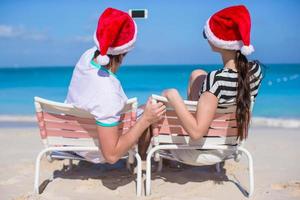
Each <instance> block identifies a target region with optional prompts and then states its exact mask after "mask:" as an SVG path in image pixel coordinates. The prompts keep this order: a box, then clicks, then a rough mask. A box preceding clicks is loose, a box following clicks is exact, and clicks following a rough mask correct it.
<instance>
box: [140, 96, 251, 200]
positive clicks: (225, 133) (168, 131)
mask: <svg viewBox="0 0 300 200" xmlns="http://www.w3.org/2000/svg"><path fill="white" fill-rule="evenodd" d="M152 99H153V101H154V103H156V102H162V103H164V104H165V105H166V107H167V112H166V114H165V116H164V117H163V119H162V120H160V121H159V122H157V123H155V124H153V125H152V130H153V137H152V143H151V144H152V145H151V148H150V150H149V152H148V155H147V169H146V184H145V186H146V195H150V193H151V180H152V179H153V178H155V177H152V178H151V173H152V172H151V162H152V157H153V160H154V161H156V162H158V171H161V170H162V166H163V164H162V161H163V159H169V160H177V161H179V162H180V160H178V158H175V157H174V156H173V155H172V154H171V153H169V155H168V153H166V152H170V150H177V151H180V150H202V151H203V150H204V151H208V152H209V151H211V150H221V151H224V150H225V151H227V152H229V154H228V155H227V156H226V157H225V158H224V159H223V160H221V162H220V161H219V162H216V163H214V164H215V165H214V166H215V168H216V172H218V173H217V175H216V176H213V178H211V177H205V174H204V173H203V174H200V176H196V175H195V176H188V175H187V173H186V174H184V173H183V174H182V176H183V177H184V176H187V177H185V178H184V179H183V180H185V181H182V180H180V181H181V182H183V183H181V182H178V179H177V178H176V177H177V175H176V176H174V174H173V176H172V175H171V174H170V175H169V174H168V173H164V172H163V173H160V174H159V175H157V174H156V177H157V176H158V178H163V179H164V180H165V181H169V182H176V183H180V184H185V183H186V182H190V181H195V182H203V181H207V180H212V179H213V181H214V182H216V183H222V182H224V181H227V182H231V183H233V184H235V185H236V186H238V188H239V189H240V191H241V192H242V193H243V194H244V195H245V196H247V197H250V196H251V195H252V194H253V190H254V176H253V173H254V172H253V159H252V156H251V154H250V152H249V151H248V150H246V149H245V148H244V147H243V144H244V141H240V140H237V122H236V116H235V110H236V107H235V106H228V107H224V108H218V110H217V113H216V115H215V117H214V120H213V122H212V124H211V125H210V128H209V131H208V133H207V134H206V135H205V136H204V137H203V138H201V139H199V140H197V141H193V140H191V138H190V137H189V135H188V133H187V132H186V131H185V130H184V128H183V127H182V125H181V123H180V120H179V119H178V117H177V115H176V113H175V111H174V108H173V107H172V106H171V105H170V104H169V103H168V101H167V99H166V98H164V97H162V96H158V95H152ZM184 103H185V105H186V107H187V109H188V110H189V111H190V112H191V113H192V114H193V115H195V114H196V113H195V112H196V110H197V102H196V101H184ZM252 106H253V102H252ZM252 106H251V110H252ZM208 154H209V153H208ZM242 155H245V156H246V158H247V159H248V169H249V190H248V191H247V190H246V189H245V188H244V187H242V185H241V184H240V182H239V181H237V180H233V179H229V178H228V177H227V176H226V170H224V169H223V171H221V164H220V163H222V162H224V161H225V160H229V159H234V160H235V161H237V162H238V161H239V160H240V158H241V156H242ZM188 164H190V165H197V163H188ZM201 168H202V170H203V169H205V167H200V168H199V167H198V169H201ZM201 175H203V176H201Z"/></svg>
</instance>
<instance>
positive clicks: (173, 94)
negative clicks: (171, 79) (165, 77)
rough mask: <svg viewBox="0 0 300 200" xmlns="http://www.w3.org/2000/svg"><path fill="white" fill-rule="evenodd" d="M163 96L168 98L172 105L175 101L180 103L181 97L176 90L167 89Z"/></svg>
mask: <svg viewBox="0 0 300 200" xmlns="http://www.w3.org/2000/svg"><path fill="white" fill-rule="evenodd" d="M162 96H164V97H166V98H167V99H168V101H169V103H170V104H171V105H172V104H173V102H174V101H178V99H179V97H180V95H179V93H178V91H177V90H176V89H173V88H172V89H167V90H164V91H163V92H162Z"/></svg>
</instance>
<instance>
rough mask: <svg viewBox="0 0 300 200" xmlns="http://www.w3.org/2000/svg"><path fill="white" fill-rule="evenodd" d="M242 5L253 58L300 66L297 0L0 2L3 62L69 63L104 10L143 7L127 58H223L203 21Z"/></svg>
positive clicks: (179, 60) (180, 60) (151, 60)
mask: <svg viewBox="0 0 300 200" xmlns="http://www.w3.org/2000/svg"><path fill="white" fill-rule="evenodd" d="M237 4H244V5H246V6H247V7H248V9H249V10H250V13H251V15H252V38H251V41H252V44H253V45H254V47H255V49H256V52H255V53H254V54H253V55H252V56H251V58H255V59H259V60H261V61H262V62H264V63H300V53H299V49H300V20H299V19H300V12H299V10H300V1H297V0H289V1H285V0H276V1H274V0H249V1H237V0H231V1H225V0H224V1H220V0H210V1H207V0H206V1H202V0H185V1H183V0H181V1H179V0H161V1H154V0H153V1H150V0H130V1H129V0H110V1H108V0H107V1H100V0H86V1H84V0H72V1H71V0H51V1H50V0H49V1H38V0H26V1H22V0H19V1H18V0H1V2H0V66H1V67H4V66H7V67H14V66H62V65H64V66H65V65H68V66H70V65H71V66H72V65H74V64H75V63H76V62H77V60H78V59H79V57H80V55H81V54H82V53H83V52H84V51H85V50H86V49H87V48H89V47H92V46H93V45H94V44H93V40H92V35H93V32H94V30H95V28H96V24H97V20H98V17H99V15H100V14H101V13H102V11H103V10H104V9H105V8H107V7H115V8H118V9H121V10H124V11H127V10H128V9H130V8H147V9H148V11H149V18H148V19H147V20H141V19H139V20H136V21H137V25H138V31H139V32H138V41H137V44H136V48H135V49H134V50H133V51H132V52H131V53H129V54H128V56H127V58H126V60H125V63H124V64H127V65H131V64H147V65H149V64H206V63H220V58H219V57H218V55H217V54H215V53H213V52H211V50H210V48H209V46H208V44H207V42H206V41H205V40H204V39H203V38H202V29H203V25H204V23H205V21H206V20H207V18H208V17H209V16H210V15H211V14H213V13H214V12H216V11H218V10H220V9H222V8H224V7H226V6H230V5H237Z"/></svg>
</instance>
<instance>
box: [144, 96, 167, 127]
mask: <svg viewBox="0 0 300 200" xmlns="http://www.w3.org/2000/svg"><path fill="white" fill-rule="evenodd" d="M165 112H166V106H165V105H164V104H163V103H161V102H158V103H153V102H152V98H149V99H148V101H147V104H146V106H145V111H144V114H143V118H145V120H146V121H147V122H148V123H149V124H153V123H155V122H157V121H159V120H160V119H161V118H162V116H163V115H164V114H165Z"/></svg>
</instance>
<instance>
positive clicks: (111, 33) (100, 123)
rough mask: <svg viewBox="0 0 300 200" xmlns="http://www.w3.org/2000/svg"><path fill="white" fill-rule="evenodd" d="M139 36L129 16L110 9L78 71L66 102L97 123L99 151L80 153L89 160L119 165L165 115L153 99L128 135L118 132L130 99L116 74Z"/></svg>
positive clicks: (100, 20) (162, 108)
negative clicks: (122, 114)
mask: <svg viewBox="0 0 300 200" xmlns="http://www.w3.org/2000/svg"><path fill="white" fill-rule="evenodd" d="M136 37H137V26H136V24H135V22H134V20H133V19H132V18H131V17H130V16H129V15H128V14H127V13H125V12H123V11H120V10H117V9H114V8H108V9H106V10H105V11H104V12H103V13H102V14H101V16H100V18H99V21H98V26H97V30H96V32H95V34H94V41H95V44H96V47H93V48H91V49H89V50H87V51H86V52H85V53H84V54H83V55H82V56H81V58H80V60H79V61H78V63H77V65H76V67H75V69H74V72H73V76H72V80H71V83H70V86H69V91H68V95H67V98H66V102H67V103H70V104H73V105H75V106H76V107H78V108H81V109H84V110H86V111H88V112H90V113H91V114H92V115H94V117H95V120H96V124H97V132H98V141H99V152H97V153H96V154H94V153H88V152H77V153H78V154H80V155H82V156H84V157H85V158H86V159H87V160H89V161H94V162H108V163H115V162H116V161H118V160H119V159H120V158H121V157H122V156H124V155H125V154H126V153H127V152H128V150H129V149H130V148H132V147H133V146H134V145H135V144H136V143H137V141H138V139H139V137H140V136H141V135H142V134H143V133H144V132H145V131H146V130H147V128H148V127H149V125H150V124H151V123H153V122H155V121H157V120H158V119H159V118H160V117H161V116H162V115H163V113H164V112H165V107H164V106H163V105H162V104H158V105H153V104H152V103H151V101H150V100H149V101H148V102H147V104H146V106H145V110H144V113H143V115H142V116H141V117H140V118H139V119H138V120H137V122H136V123H135V125H134V126H133V127H131V128H130V129H129V130H128V131H127V132H126V133H125V134H120V133H119V131H118V130H119V127H118V125H119V122H120V121H121V111H122V110H123V107H124V105H125V103H126V101H127V96H126V95H125V93H124V91H123V89H122V85H121V83H120V81H119V80H118V79H117V77H116V75H115V74H116V72H117V71H118V69H119V67H120V65H121V64H122V60H123V58H124V56H125V55H126V53H127V52H129V51H130V50H131V49H133V46H134V44H135V41H136Z"/></svg>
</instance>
